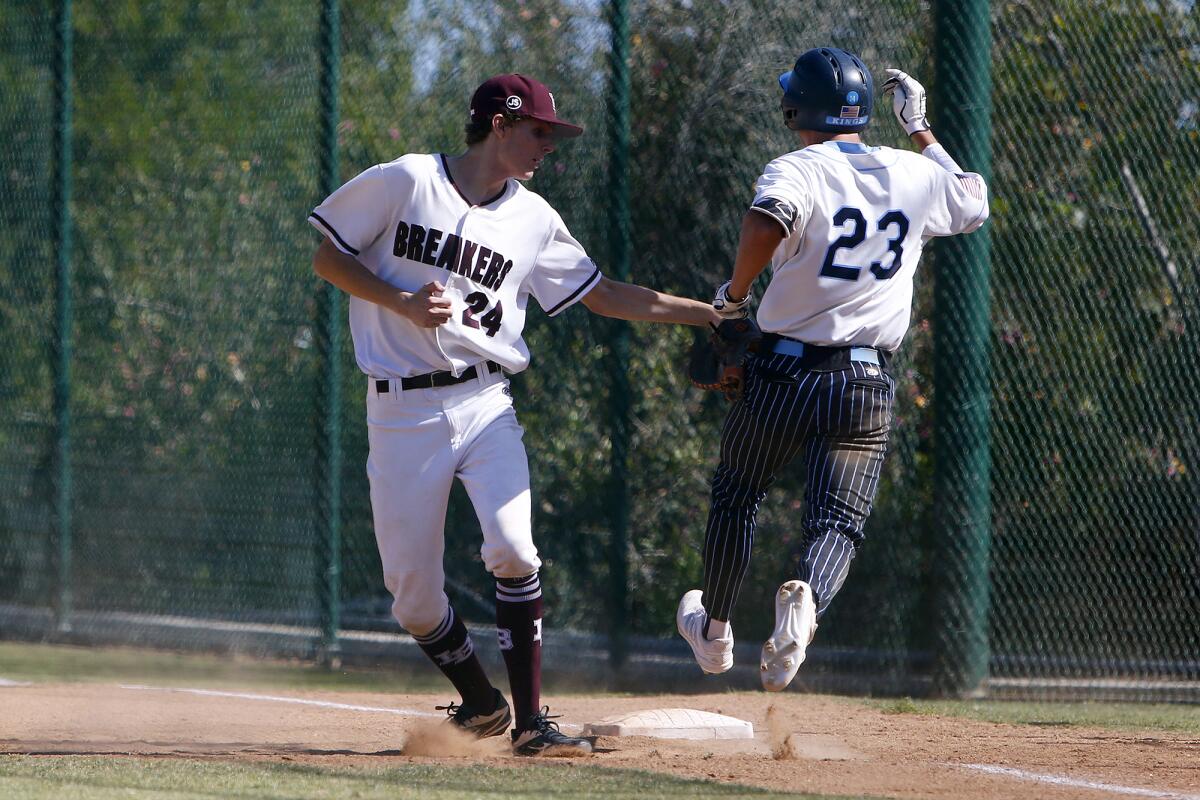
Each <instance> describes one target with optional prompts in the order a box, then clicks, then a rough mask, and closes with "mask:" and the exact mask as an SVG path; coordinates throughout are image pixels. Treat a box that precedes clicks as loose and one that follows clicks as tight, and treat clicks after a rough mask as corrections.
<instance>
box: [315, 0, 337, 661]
mask: <svg viewBox="0 0 1200 800" xmlns="http://www.w3.org/2000/svg"><path fill="white" fill-rule="evenodd" d="M338 3H339V0H321V21H320V28H319V32H318V47H319V48H320V97H321V123H320V124H321V134H320V153H319V155H318V162H319V166H318V180H317V188H318V191H319V193H320V195H321V197H327V196H328V195H329V194H330V193H332V192H333V191H334V190H335V189H336V188H337V187H338V183H339V182H338V138H337V137H338V114H339V110H338V99H339V95H338V92H339V84H340V77H341V9H340V8H339V4H338ZM313 340H314V343H315V345H316V351H317V359H318V363H319V369H318V374H319V376H320V378H319V382H320V386H318V387H317V397H318V401H317V416H318V423H317V425H318V430H317V459H316V483H317V486H316V490H317V491H316V494H317V526H316V527H317V530H316V535H317V543H318V544H317V569H318V576H317V586H318V591H319V592H320V616H321V619H320V625H321V644H320V651H319V653H318V659H319V660H320V661H321V663H322V664H325V665H326V666H332V667H337V666H338V664H339V662H340V660H341V643H340V642H339V640H338V629H339V628H340V627H341V572H342V563H341V562H342V558H341V554H342V418H341V411H342V370H341V349H342V297H341V292H340V291H339V290H338V288H337V287H335V286H334V285H333V284H329V283H324V282H322V284H321V286H320V287H319V288H318V290H317V320H316V331H315V335H314V336H313Z"/></svg>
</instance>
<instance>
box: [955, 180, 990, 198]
mask: <svg viewBox="0 0 1200 800" xmlns="http://www.w3.org/2000/svg"><path fill="white" fill-rule="evenodd" d="M955 177H957V178H958V181H959V183H961V184H962V187H963V188H964V189H966V190H967V194H969V195H971V197H974V198H975V199H976V200H983V196H984V194H985V193H986V191H987V189H986V187H985V186H984V184H983V181H982V180H980V179H979V178H978V177H977V176H975V175H957V176H955Z"/></svg>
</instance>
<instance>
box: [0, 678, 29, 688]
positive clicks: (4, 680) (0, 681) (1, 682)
mask: <svg viewBox="0 0 1200 800" xmlns="http://www.w3.org/2000/svg"><path fill="white" fill-rule="evenodd" d="M32 685H33V684H31V683H30V682H29V681H10V680H9V679H8V678H0V686H32Z"/></svg>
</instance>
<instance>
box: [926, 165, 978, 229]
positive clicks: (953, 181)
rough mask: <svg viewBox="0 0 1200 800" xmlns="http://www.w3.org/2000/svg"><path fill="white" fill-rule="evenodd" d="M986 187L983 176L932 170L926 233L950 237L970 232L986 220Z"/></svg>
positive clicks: (971, 173) (972, 173)
mask: <svg viewBox="0 0 1200 800" xmlns="http://www.w3.org/2000/svg"><path fill="white" fill-rule="evenodd" d="M989 213H990V210H989V207H988V188H987V183H985V182H984V180H983V176H981V175H979V174H977V173H974V172H966V173H958V172H948V171H946V170H944V169H939V170H936V178H935V180H934V183H933V188H932V196H931V197H930V202H929V216H928V217H927V218H926V220H925V235H926V236H954V235H956V234H959V233H970V232H971V231H974V230H976V229H977V228H979V226H981V225H983V223H984V222H985V221H987V218H988V214H989Z"/></svg>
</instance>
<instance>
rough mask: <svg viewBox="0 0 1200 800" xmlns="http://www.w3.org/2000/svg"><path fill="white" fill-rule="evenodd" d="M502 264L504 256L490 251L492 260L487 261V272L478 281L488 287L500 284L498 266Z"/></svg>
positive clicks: (493, 287) (492, 287) (491, 287)
mask: <svg viewBox="0 0 1200 800" xmlns="http://www.w3.org/2000/svg"><path fill="white" fill-rule="evenodd" d="M503 266H504V256H502V255H500V254H499V253H492V260H491V261H489V262H488V266H487V272H486V273H485V274H484V276H483V278H482V279H480V281H479V282H480V283H482V284H483V285H484V286H486V287H488V288H489V289H495V288H496V287H497V286H499V285H500V268H501V267H503Z"/></svg>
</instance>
